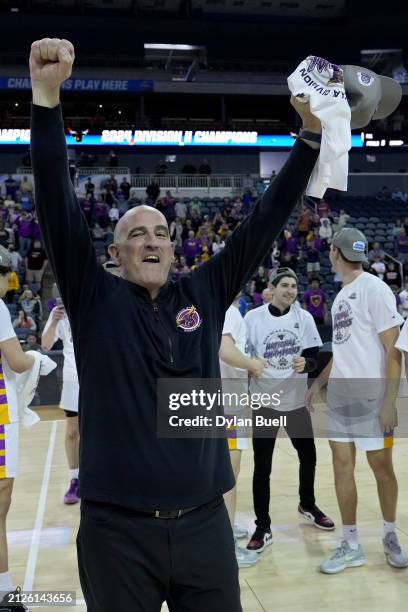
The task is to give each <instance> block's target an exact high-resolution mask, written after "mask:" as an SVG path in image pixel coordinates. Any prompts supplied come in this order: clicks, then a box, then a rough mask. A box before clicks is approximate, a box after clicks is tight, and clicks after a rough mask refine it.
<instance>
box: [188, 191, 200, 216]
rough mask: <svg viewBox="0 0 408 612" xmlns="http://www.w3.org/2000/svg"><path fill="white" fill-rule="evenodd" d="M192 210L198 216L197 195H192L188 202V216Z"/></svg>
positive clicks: (198, 201) (198, 203) (198, 202)
mask: <svg viewBox="0 0 408 612" xmlns="http://www.w3.org/2000/svg"><path fill="white" fill-rule="evenodd" d="M193 211H195V212H196V213H197V216H198V217H200V216H201V203H200V200H199V199H198V197H197V196H194V197H193V198H192V200H191V202H190V206H189V212H190V216H191V214H192V212H193Z"/></svg>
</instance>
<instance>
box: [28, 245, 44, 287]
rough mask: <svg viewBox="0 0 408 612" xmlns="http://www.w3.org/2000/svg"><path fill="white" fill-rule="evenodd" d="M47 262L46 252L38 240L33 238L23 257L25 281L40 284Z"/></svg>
mask: <svg viewBox="0 0 408 612" xmlns="http://www.w3.org/2000/svg"><path fill="white" fill-rule="evenodd" d="M47 263H48V260H47V254H46V252H45V251H44V249H43V247H42V244H41V242H40V240H34V242H33V245H32V246H31V247H30V249H29V251H28V253H27V256H26V259H25V266H26V282H27V283H37V284H39V285H41V283H42V278H43V275H44V270H45V267H46V265H47Z"/></svg>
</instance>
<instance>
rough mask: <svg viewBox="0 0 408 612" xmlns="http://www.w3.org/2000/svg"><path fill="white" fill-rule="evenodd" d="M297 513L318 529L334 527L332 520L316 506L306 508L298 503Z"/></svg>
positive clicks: (331, 528)
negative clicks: (309, 508)
mask: <svg viewBox="0 0 408 612" xmlns="http://www.w3.org/2000/svg"><path fill="white" fill-rule="evenodd" d="M298 514H299V516H301V517H302V518H304V519H306V520H307V521H310V522H311V523H313V525H314V526H315V527H317V528H318V529H324V530H325V531H333V529H335V526H334V522H333V521H332V520H331V518H329V517H328V516H326V515H325V514H324V512H322V511H321V510H320V509H319V508H318V507H317V506H313V508H312V509H311V510H306V509H305V508H303V507H302V506H301V505H300V504H299V506H298Z"/></svg>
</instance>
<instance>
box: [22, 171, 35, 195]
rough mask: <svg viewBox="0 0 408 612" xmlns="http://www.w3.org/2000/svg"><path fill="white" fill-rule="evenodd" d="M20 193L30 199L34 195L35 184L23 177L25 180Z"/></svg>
mask: <svg viewBox="0 0 408 612" xmlns="http://www.w3.org/2000/svg"><path fill="white" fill-rule="evenodd" d="M20 193H21V195H28V196H30V198H31V196H32V194H33V184H32V182H31V181H29V180H28V178H27V177H26V176H23V179H22V181H21V182H20Z"/></svg>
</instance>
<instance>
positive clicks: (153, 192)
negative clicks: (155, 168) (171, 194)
mask: <svg viewBox="0 0 408 612" xmlns="http://www.w3.org/2000/svg"><path fill="white" fill-rule="evenodd" d="M146 194H147V200H146V204H147V205H148V206H155V204H156V200H157V198H158V197H159V195H160V187H159V185H158V184H157V183H156V182H155V181H152V182H151V183H150V185H148V186H147V187H146Z"/></svg>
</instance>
